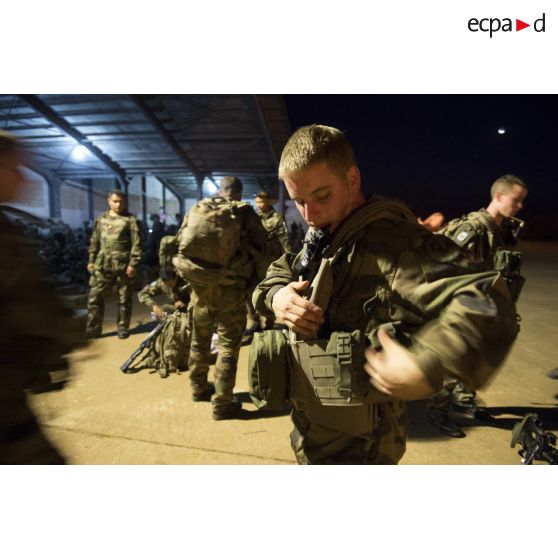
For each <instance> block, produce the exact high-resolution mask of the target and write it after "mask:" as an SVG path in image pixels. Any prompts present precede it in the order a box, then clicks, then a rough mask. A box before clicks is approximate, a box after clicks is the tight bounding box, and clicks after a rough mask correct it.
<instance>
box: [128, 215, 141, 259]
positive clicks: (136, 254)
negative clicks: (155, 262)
mask: <svg viewBox="0 0 558 558" xmlns="http://www.w3.org/2000/svg"><path fill="white" fill-rule="evenodd" d="M130 237H131V241H132V247H131V249H130V261H129V263H128V265H129V266H130V267H133V268H136V267H138V265H139V262H140V259H141V233H140V227H139V223H138V220H137V219H136V217H132V218H131V219H130Z"/></svg>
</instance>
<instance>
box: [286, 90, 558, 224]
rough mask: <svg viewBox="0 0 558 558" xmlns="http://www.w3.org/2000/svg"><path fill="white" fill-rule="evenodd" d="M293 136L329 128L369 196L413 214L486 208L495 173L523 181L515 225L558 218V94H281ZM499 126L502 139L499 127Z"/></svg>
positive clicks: (451, 213) (452, 213)
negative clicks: (310, 127) (344, 141)
mask: <svg viewBox="0 0 558 558" xmlns="http://www.w3.org/2000/svg"><path fill="white" fill-rule="evenodd" d="M285 99H286V104H287V110H288V113H289V118H290V122H291V126H292V128H293V130H295V129H296V128H298V127H300V126H303V125H305V124H313V123H316V124H328V125H331V126H335V127H337V128H340V129H341V130H343V131H344V132H345V133H346V134H347V136H348V138H349V140H350V141H351V143H352V144H353V147H354V148H355V153H356V157H357V161H358V164H359V167H360V169H361V173H362V177H363V189H364V191H365V193H366V194H371V193H373V192H376V193H379V194H384V195H387V196H391V197H394V198H397V199H400V200H402V201H405V202H406V203H407V204H408V205H410V206H411V208H412V209H413V210H414V211H415V212H416V213H417V215H420V216H423V217H425V216H427V215H429V214H430V213H433V212H434V211H442V212H443V213H444V214H445V215H446V217H448V218H453V217H456V216H458V215H461V214H463V213H466V212H468V211H473V210H476V209H479V208H480V207H486V206H487V205H488V203H489V201H490V186H491V185H492V183H493V182H494V180H495V179H496V178H498V177H499V176H501V175H502V174H506V173H512V174H517V175H518V176H520V177H522V178H523V179H524V180H525V181H526V183H527V185H528V187H529V197H528V199H527V203H526V206H525V208H524V209H523V211H522V212H521V213H520V214H519V215H518V217H520V218H523V219H526V220H529V219H533V218H535V217H541V216H543V215H549V214H554V215H556V214H558V177H557V170H558V169H557V166H556V162H557V158H558V139H557V130H558V96H555V95H286V96H285ZM500 127H502V128H505V129H506V133H505V134H504V135H499V134H498V128H500Z"/></svg>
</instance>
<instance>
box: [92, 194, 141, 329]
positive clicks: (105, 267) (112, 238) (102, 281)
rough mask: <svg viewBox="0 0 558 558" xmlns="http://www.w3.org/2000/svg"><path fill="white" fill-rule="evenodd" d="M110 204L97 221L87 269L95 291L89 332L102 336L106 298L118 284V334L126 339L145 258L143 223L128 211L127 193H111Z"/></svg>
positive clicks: (108, 201)
mask: <svg viewBox="0 0 558 558" xmlns="http://www.w3.org/2000/svg"><path fill="white" fill-rule="evenodd" d="M107 203H108V206H109V211H106V212H105V213H103V214H102V215H101V216H100V217H98V218H97V219H96V220H95V224H94V225H93V233H92V234H91V241H90V244H89V263H88V264H87V271H89V273H91V278H90V279H89V286H90V287H91V290H90V292H89V302H88V307H87V335H88V336H89V337H99V335H101V332H102V329H103V316H104V313H105V303H104V299H103V297H104V296H105V294H106V293H107V292H108V291H109V290H110V289H111V288H112V287H113V285H116V289H117V291H118V321H117V331H118V337H119V339H126V338H127V337H128V336H129V333H128V328H129V327H130V319H131V317H132V278H133V277H134V275H135V274H136V269H137V267H138V264H139V261H140V257H141V247H140V231H139V223H138V220H137V219H136V217H135V216H134V215H132V214H130V213H128V212H127V211H126V198H125V197H124V193H123V192H121V191H119V190H115V191H114V192H111V193H110V194H109V195H108V198H107Z"/></svg>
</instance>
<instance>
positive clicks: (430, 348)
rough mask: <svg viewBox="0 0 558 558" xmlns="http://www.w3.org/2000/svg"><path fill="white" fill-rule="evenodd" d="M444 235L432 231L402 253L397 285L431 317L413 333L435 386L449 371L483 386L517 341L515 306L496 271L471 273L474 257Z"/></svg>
mask: <svg viewBox="0 0 558 558" xmlns="http://www.w3.org/2000/svg"><path fill="white" fill-rule="evenodd" d="M444 241H446V238H445V237H440V236H438V235H430V236H428V237H426V239H425V240H424V244H423V245H422V247H420V248H419V249H418V250H416V251H414V253H413V252H412V251H407V252H405V253H404V254H402V256H401V259H400V265H399V268H398V271H397V273H396V276H395V281H394V284H393V288H394V291H396V292H397V293H398V294H400V295H401V296H403V297H404V298H406V299H407V300H409V301H412V302H414V303H415V304H416V306H417V307H418V308H419V309H420V311H421V312H422V313H423V315H425V316H426V317H427V318H428V321H427V322H426V324H425V325H424V326H423V327H421V328H420V329H419V330H418V332H417V333H416V334H415V335H414V336H413V344H412V345H411V351H412V352H413V353H414V355H415V357H416V358H417V361H418V363H419V366H420V368H421V369H422V370H423V372H424V373H425V374H426V375H427V376H428V378H429V380H430V383H431V384H432V386H433V387H435V388H436V387H441V384H442V380H443V377H444V376H447V375H450V376H455V377H458V378H460V379H461V380H463V381H464V382H465V383H466V384H467V385H468V386H470V387H471V388H473V389H477V388H479V387H481V386H483V385H485V384H486V383H487V381H488V380H489V379H490V377H491V376H492V375H493V374H494V372H495V371H496V370H497V369H498V367H499V366H500V365H501V364H502V363H503V361H504V359H505V357H506V355H507V353H508V351H509V350H510V348H511V346H512V344H513V341H514V339H515V337H516V335H517V332H518V326H517V321H516V312H515V306H514V304H513V302H512V301H511V298H510V295H509V291H508V289H507V288H506V285H505V283H504V282H503V280H502V279H501V278H500V276H499V275H498V274H497V273H496V272H482V273H470V272H468V273H467V266H470V265H471V264H470V262H468V261H467V260H465V259H464V258H463V255H462V252H460V251H458V252H453V253H452V249H451V247H450V246H443V244H444ZM454 247H455V246H454ZM413 260H414V261H413ZM417 267H418V268H419V269H421V270H422V274H423V277H422V278H421V279H419V278H418V277H417V276H416V270H417Z"/></svg>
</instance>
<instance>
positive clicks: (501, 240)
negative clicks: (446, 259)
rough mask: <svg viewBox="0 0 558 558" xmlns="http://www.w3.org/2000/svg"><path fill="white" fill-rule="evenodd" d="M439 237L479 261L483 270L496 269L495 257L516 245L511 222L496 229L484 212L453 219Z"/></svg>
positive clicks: (493, 222) (509, 220) (506, 220)
mask: <svg viewBox="0 0 558 558" xmlns="http://www.w3.org/2000/svg"><path fill="white" fill-rule="evenodd" d="M440 234H443V235H444V236H447V237H449V238H451V239H452V240H453V241H454V242H455V243H456V244H458V245H459V246H461V247H463V248H465V249H466V250H467V251H468V252H469V254H471V256H473V258H475V259H477V260H482V261H483V262H484V263H485V265H486V267H487V269H498V266H497V261H496V259H497V256H496V253H497V252H498V251H499V250H511V249H512V248H513V247H514V246H516V244H517V239H516V233H515V234H514V231H513V224H512V220H511V219H504V220H503V222H502V225H501V226H498V224H497V223H496V221H495V220H494V217H492V215H490V213H488V211H487V210H486V209H484V208H482V209H479V211H473V212H471V213H469V214H467V215H464V216H463V217H459V218H457V219H453V220H452V221H450V222H449V223H448V224H447V225H446V226H445V227H444V228H443V229H442V230H441V231H440Z"/></svg>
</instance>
